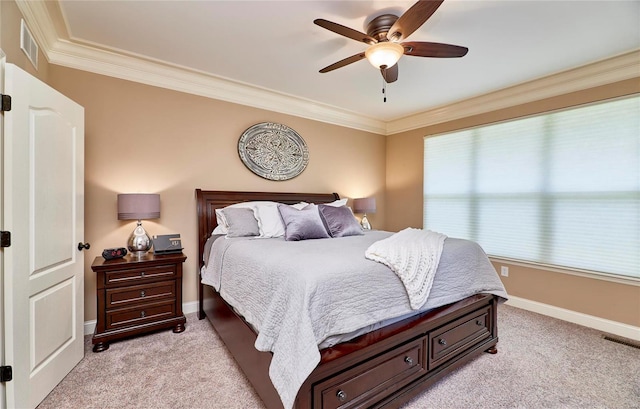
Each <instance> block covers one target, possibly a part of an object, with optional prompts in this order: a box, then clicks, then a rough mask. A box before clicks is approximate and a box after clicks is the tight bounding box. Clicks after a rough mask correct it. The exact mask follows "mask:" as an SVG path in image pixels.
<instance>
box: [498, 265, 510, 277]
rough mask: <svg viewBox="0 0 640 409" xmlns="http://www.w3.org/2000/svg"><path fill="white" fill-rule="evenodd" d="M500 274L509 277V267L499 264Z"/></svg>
mask: <svg viewBox="0 0 640 409" xmlns="http://www.w3.org/2000/svg"><path fill="white" fill-rule="evenodd" d="M500 275H502V276H503V277H509V267H507V266H501V267H500Z"/></svg>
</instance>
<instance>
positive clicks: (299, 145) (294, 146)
mask: <svg viewBox="0 0 640 409" xmlns="http://www.w3.org/2000/svg"><path fill="white" fill-rule="evenodd" d="M238 154H240V159H242V162H243V163H244V164H245V166H246V167H247V168H249V169H250V170H251V171H252V172H253V173H255V174H256V175H258V176H261V177H263V178H265V179H269V180H289V179H292V178H294V177H296V176H298V175H299V174H301V173H302V171H303V170H304V169H305V168H306V167H307V163H309V150H308V149H307V144H306V143H305V141H304V139H302V137H301V136H300V135H298V133H297V132H296V131H294V130H293V129H291V128H289V127H288V126H286V125H282V124H276V123H272V122H262V123H259V124H255V125H253V126H252V127H251V128H249V129H247V130H246V131H244V132H243V133H242V135H241V136H240V140H239V141H238Z"/></svg>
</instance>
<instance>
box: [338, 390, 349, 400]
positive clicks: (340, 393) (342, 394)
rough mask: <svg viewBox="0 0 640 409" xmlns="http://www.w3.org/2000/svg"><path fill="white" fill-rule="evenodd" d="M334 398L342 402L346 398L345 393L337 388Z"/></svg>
mask: <svg viewBox="0 0 640 409" xmlns="http://www.w3.org/2000/svg"><path fill="white" fill-rule="evenodd" d="M336 398H338V400H339V401H340V402H344V401H345V400H347V394H346V393H345V391H343V390H341V389H340V390H338V393H336Z"/></svg>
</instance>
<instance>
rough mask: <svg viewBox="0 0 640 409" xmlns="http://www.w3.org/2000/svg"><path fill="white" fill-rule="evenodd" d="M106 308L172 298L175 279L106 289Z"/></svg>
mask: <svg viewBox="0 0 640 409" xmlns="http://www.w3.org/2000/svg"><path fill="white" fill-rule="evenodd" d="M106 294H107V299H106V302H107V305H106V308H107V310H109V309H112V308H118V307H122V306H126V305H129V304H139V303H142V302H150V301H157V300H162V299H166V298H169V299H174V298H175V296H176V283H175V281H162V282H159V283H149V284H141V285H134V286H129V287H118V288H110V289H108V290H106Z"/></svg>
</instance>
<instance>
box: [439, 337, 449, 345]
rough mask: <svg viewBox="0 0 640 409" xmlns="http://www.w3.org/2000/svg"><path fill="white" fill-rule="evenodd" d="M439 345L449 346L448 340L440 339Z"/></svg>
mask: <svg viewBox="0 0 640 409" xmlns="http://www.w3.org/2000/svg"><path fill="white" fill-rule="evenodd" d="M438 344H440V345H447V340H446V339H444V338H440V339H439V340H438Z"/></svg>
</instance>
